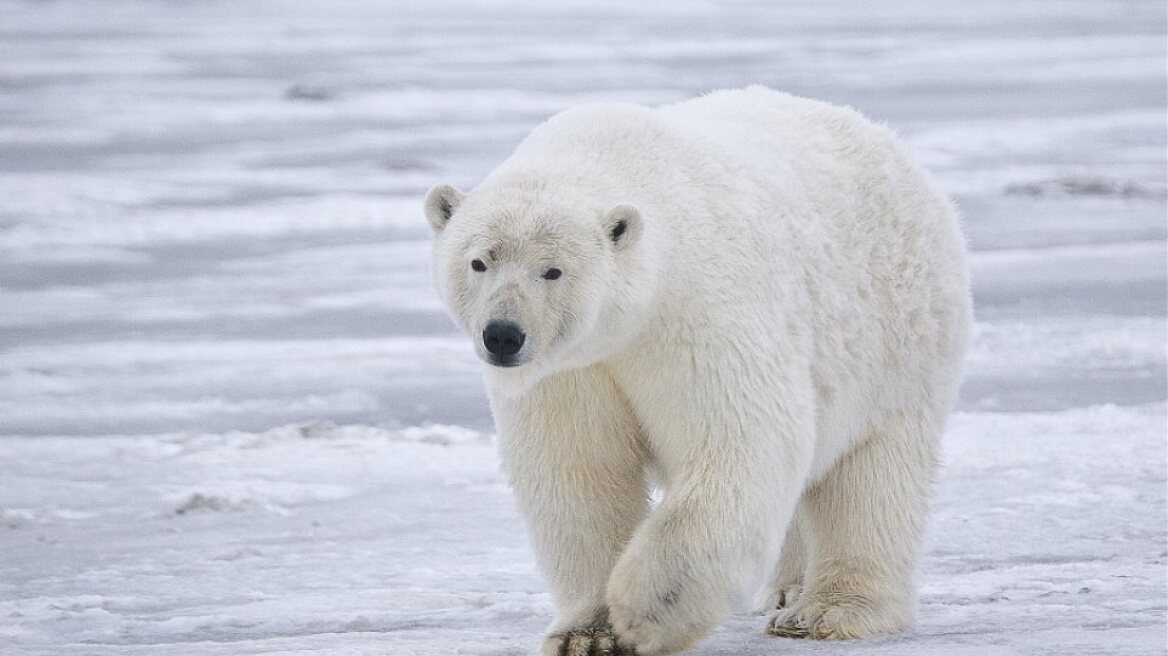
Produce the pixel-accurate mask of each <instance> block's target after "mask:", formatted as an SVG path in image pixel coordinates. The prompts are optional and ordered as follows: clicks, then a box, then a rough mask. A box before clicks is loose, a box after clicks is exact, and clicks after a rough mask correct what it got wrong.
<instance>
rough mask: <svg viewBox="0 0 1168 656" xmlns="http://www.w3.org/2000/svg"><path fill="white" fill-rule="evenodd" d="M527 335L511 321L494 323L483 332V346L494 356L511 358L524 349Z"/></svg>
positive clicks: (489, 324)
mask: <svg viewBox="0 0 1168 656" xmlns="http://www.w3.org/2000/svg"><path fill="white" fill-rule="evenodd" d="M525 337H526V335H524V334H523V331H522V330H519V326H516V325H515V324H513V323H511V322H509V321H492V322H491V323H488V324H487V328H486V330H484V331H483V345H484V346H486V347H487V352H488V353H490V354H492V355H499V356H504V357H506V356H511V355H515V354H516V353H518V352H519V349H521V348H523V339H524V338H525Z"/></svg>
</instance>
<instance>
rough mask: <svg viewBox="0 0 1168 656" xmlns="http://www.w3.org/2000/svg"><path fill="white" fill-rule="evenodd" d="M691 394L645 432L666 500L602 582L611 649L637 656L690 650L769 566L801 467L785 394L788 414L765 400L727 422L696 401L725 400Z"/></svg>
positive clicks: (809, 443) (801, 436)
mask: <svg viewBox="0 0 1168 656" xmlns="http://www.w3.org/2000/svg"><path fill="white" fill-rule="evenodd" d="M678 378H679V379H681V380H683V381H684V380H686V378H685V377H680V376H679V377H678ZM699 379H700V377H699ZM691 380H693V379H691ZM711 380H714V381H716V380H717V379H716V378H711ZM693 389H694V390H695V392H696V394H695V395H694V396H692V397H690V398H691V399H692V402H691V403H689V404H677V406H676V407H680V408H685V409H686V412H684V413H680V412H674V413H672V414H664V413H663V414H662V415H659V418H660V422H658V423H655V424H654V425H653V427H652V428H650V429H649V436H650V443H651V445H652V448H653V452H654V454H655V455H658V456H660V457H661V458H660V459H661V460H662V465H663V468H664V470H665V478H666V494H665V498H664V499H663V500H662V502H661V505H660V506H658V507H657V508H656V509H655V510H654V511H653V512H652V514H651V515H650V516H649V517H648V518H647V519H646V521H645V523H644V524H642V525H641V527H639V528H638V529H637V532H636V534H635V535H634V537H633V539H632V541H631V542H630V543H629V546H628V548H627V549H626V550H625V553H624V554H623V555H622V556H621V558H620V560H619V561H618V562H617V565H616V567H615V568H614V569H613V572H612V577H611V578H610V579H609V583H608V589H607V593H606V599H607V601H608V606H609V619H610V621H611V623H612V626H613V629H614V630H615V631H616V634H617V639H618V642H619V643H620V644H624V645H627V646H629V647H632V648H633V649H635V653H636V654H638V656H658V655H661V654H671V653H674V652H677V651H681V650H684V649H687V648H689V647H690V646H692V645H693V644H694V643H696V642H697V641H698V640H700V639H702V638H703V637H705V635H706V634H707V633H709V632H710V631H711V630H712V629H713V628H714V627H715V625H716V624H717V623H718V622H719V621H720V620H721V619H722V617H723V616H724V615H725V614H726V613H727V612H728V611H729V610H730V609H731V608H732V606H733V605H734V604H735V603H736V602H739V601H741V600H743V599H744V597H745V595H746V594H747V593H749V592H752V591H753V590H754V589H755V588H756V587H757V584H758V583H759V582H760V581H761V580H762V578H763V577H764V576H765V575H766V573H768V568H770V567H772V566H773V564H774V562H775V560H776V556H777V555H778V553H779V547H780V545H781V544H782V538H783V535H784V533H785V531H786V528H787V525H788V523H789V522H790V520H791V517H792V516H793V514H794V509H795V506H796V504H797V502H798V500H799V497H800V495H801V493H802V489H803V485H804V482H805V480H806V477H807V473H808V470H809V468H810V461H811V456H812V453H813V440H814V424H813V422H814V419H813V417H814V415H813V413H812V412H810V411H809V408H810V405H809V404H806V403H802V404H801V403H799V402H798V400H799V399H798V398H794V399H793V402H792V403H790V404H789V406H788V408H787V409H781V408H778V407H777V405H778V404H776V403H771V404H770V405H769V407H770V408H771V409H773V412H772V414H769V415H768V414H766V413H765V412H761V411H760V410H759V408H766V407H767V406H763V405H762V404H750V406H749V407H751V410H752V411H753V414H749V415H748V414H745V413H731V414H729V415H728V414H727V412H726V408H727V407H729V408H730V409H731V410H733V409H734V406H732V405H731V406H723V407H722V408H721V409H719V408H718V407H717V405H716V402H715V403H707V402H704V401H716V399H718V398H724V397H721V396H717V395H715V394H713V393H709V390H704V389H702V386H701V384H700V383H697V384H694V386H693ZM738 389H741V388H738ZM735 391H737V389H736V390H735ZM794 396H795V395H792V397H794ZM671 398H672V397H671ZM736 401H737V400H736ZM654 429H656V431H658V432H656V433H655V432H654ZM664 431H672V432H669V433H666V434H665V435H662V432H664Z"/></svg>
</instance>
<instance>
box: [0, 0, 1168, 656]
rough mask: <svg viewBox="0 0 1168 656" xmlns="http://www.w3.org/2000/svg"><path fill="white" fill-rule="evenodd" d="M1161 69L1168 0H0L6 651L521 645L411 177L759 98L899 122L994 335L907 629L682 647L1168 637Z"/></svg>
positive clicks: (789, 648)
mask: <svg viewBox="0 0 1168 656" xmlns="http://www.w3.org/2000/svg"><path fill="white" fill-rule="evenodd" d="M651 4H656V5H658V6H656V7H654V8H652V9H650V8H649V7H650V5H651ZM533 5H538V7H536V6H533ZM1165 55H1166V52H1165V7H1164V5H1163V3H1162V2H1159V1H1158V0H1147V1H1140V2H1134V1H1121V0H1081V1H1068V2H1060V3H1051V2H1046V1H1043V0H1026V1H1018V0H979V2H977V3H968V2H948V1H943V2H936V1H932V0H916V1H912V2H896V3H876V2H860V1H859V0H855V1H853V2H844V3H825V2H819V1H811V0H801V1H797V2H783V3H762V2H757V3H750V2H739V3H732V4H712V3H710V2H706V1H705V0H682V1H680V2H672V3H633V2H627V1H620V2H616V1H613V0H610V1H608V2H600V3H591V2H590V3H585V2H571V1H565V0H556V1H555V2H542V3H531V5H524V4H519V3H514V2H505V1H502V0H500V1H493V2H488V1H482V2H475V3H470V2H455V3H441V4H439V3H424V2H420V1H418V2H401V1H393V2H381V1H376V0H363V1H349V2H311V1H309V0H278V1H277V0H255V1H249V2H234V1H230V2H229V1H227V0H209V1H206V2H198V3H193V2H191V3H187V2H183V3H180V2H169V1H164V0H153V1H149V2H146V1H141V2H130V1H127V0H109V1H107V2H100V3H98V2H86V1H84V0H55V1H52V2H43V1H31V0H20V1H13V0H0V653H4V654H9V653H13V654H99V655H105V654H149V655H155V654H158V655H175V654H191V655H200V656H201V655H217V654H225V655H235V654H258V653H283V654H302V653H319V654H366V653H368V654H374V653H376V654H394V655H398V654H407V655H420V656H429V655H444V654H490V655H498V656H502V655H504V654H508V655H512V654H524V653H527V652H528V651H529V650H530V649H531V648H532V647H533V646H534V645H536V644H537V642H538V634H539V632H540V630H541V629H542V628H543V626H544V625H545V624H546V622H547V621H548V620H549V618H550V599H549V596H548V594H547V593H546V590H545V588H544V586H543V584H542V583H541V581H540V579H539V577H538V575H537V574H536V572H535V571H534V567H533V563H532V558H531V554H530V552H529V551H528V550H527V547H526V545H525V540H524V537H523V529H522V524H521V523H520V521H519V519H518V517H517V516H516V515H515V512H514V510H513V508H512V505H511V501H510V498H509V496H508V492H507V490H506V487H505V486H504V484H503V482H502V479H501V477H500V474H499V472H498V465H497V461H496V459H495V456H494V453H493V449H492V446H491V435H490V417H489V414H488V411H487V407H486V403H485V400H484V397H483V393H482V391H481V388H480V383H479V379H478V376H477V371H478V365H477V364H476V362H475V360H474V358H473V355H472V354H471V352H470V349H469V346H468V345H467V344H466V343H465V342H464V340H463V339H462V338H460V337H459V336H458V335H456V334H455V333H454V332H453V328H452V325H451V324H450V322H449V321H448V320H447V319H446V318H445V316H444V315H443V313H442V311H441V309H440V306H439V304H438V301H437V299H436V297H435V295H434V294H433V292H432V291H431V289H430V284H429V274H428V258H429V252H428V245H427V241H426V239H427V231H426V229H425V227H424V220H423V219H422V217H421V212H420V197H421V194H422V193H423V191H424V190H425V188H426V187H427V186H428V185H430V184H432V183H435V182H438V181H450V182H453V183H456V184H459V185H463V186H472V185H473V184H474V182H475V181H476V180H477V179H478V178H479V177H480V176H481V175H482V174H484V173H485V172H486V171H487V170H489V169H490V167H491V166H492V165H493V164H494V163H496V162H497V161H499V160H500V159H501V158H502V157H503V156H505V155H506V153H507V152H509V150H510V148H511V147H513V146H514V144H515V143H516V142H517V141H518V139H520V138H521V137H522V135H523V134H525V133H526V132H527V131H528V130H529V129H530V128H531V127H532V126H534V125H535V124H536V123H537V122H538V121H540V120H541V119H542V118H544V117H546V116H547V115H548V114H550V113H552V112H554V111H556V110H558V109H561V108H563V107H566V106H569V105H572V104H575V103H579V102H583V101H588V100H594V99H613V98H620V99H629V100H636V101H641V102H645V103H658V102H667V101H671V100H675V99H680V98H684V97H687V96H691V95H693V94H696V93H699V92H702V91H705V90H708V89H711V88H716V87H733V86H742V85H745V84H748V83H764V84H768V85H771V86H774V87H777V88H782V89H786V90H789V91H793V92H796V93H801V94H805V95H812V96H816V97H820V98H824V99H827V100H832V101H836V102H841V103H849V104H853V105H855V106H857V107H859V108H861V109H863V110H864V111H865V112H866V113H868V114H869V115H871V116H873V117H876V118H878V119H881V120H885V121H887V122H889V123H890V124H892V125H894V126H895V127H896V128H897V129H898V130H900V131H901V132H902V133H903V134H904V135H905V136H906V138H907V139H908V140H909V141H910V143H911V144H912V145H913V146H914V148H915V149H916V150H917V151H918V153H919V154H920V156H921V157H922V158H923V159H924V160H925V162H926V163H927V164H928V165H929V166H930V168H932V169H933V170H934V171H935V172H936V173H937V174H938V176H939V177H940V178H941V179H942V181H943V182H944V184H945V185H946V186H947V187H948V188H949V189H950V190H952V191H953V192H954V194H955V195H956V197H957V199H958V202H959V203H960V205H961V207H962V209H963V211H964V213H965V215H966V226H967V231H968V234H969V237H970V242H971V245H972V247H973V251H974V252H973V256H972V260H973V271H974V283H975V296H976V303H977V310H978V320H979V322H978V325H977V330H976V336H975V344H974V347H973V350H972V353H971V355H970V362H969V377H968V382H967V384H966V385H965V387H964V390H963V394H962V398H961V401H960V404H959V408H958V411H957V413H956V414H955V416H954V418H953V421H952V425H951V429H950V431H949V435H948V441H947V447H946V458H947V461H948V466H947V468H946V470H945V473H944V476H943V478H942V481H941V483H940V489H939V493H938V497H937V501H936V513H935V519H934V522H933V525H932V532H931V536H930V542H929V549H928V555H927V558H926V559H925V562H924V567H923V570H922V574H921V588H922V599H921V614H920V616H921V619H920V626H919V628H918V631H917V632H916V633H915V634H913V635H909V636H900V637H893V638H885V639H880V640H872V641H865V642H861V643H852V644H816V643H806V642H800V641H788V640H780V639H775V638H767V637H765V636H763V635H762V632H761V629H762V618H760V617H757V616H753V615H751V614H749V613H748V612H745V611H744V612H743V613H742V614H739V615H736V616H734V617H732V618H730V619H729V620H728V621H727V622H726V623H725V624H724V625H723V626H722V627H721V628H720V630H719V631H718V633H717V634H715V635H714V636H712V637H711V638H709V639H708V640H707V641H706V642H704V643H703V644H702V645H701V647H700V648H699V649H697V650H696V652H695V653H697V654H705V655H707V656H712V655H715V654H717V655H726V656H730V655H737V654H744V655H753V654H770V653H816V654H918V655H932V654H940V653H944V654H970V655H973V654H978V655H982V654H991V655H996V654H1068V653H1076V654H1079V653H1081V654H1117V655H1118V654H1132V655H1135V654H1163V653H1165V651H1166V648H1165V639H1166V620H1165V618H1166V606H1168V599H1166V594H1168V591H1166V574H1168V565H1166V563H1168V542H1166V540H1168V537H1166V529H1168V510H1166V498H1165V496H1166V494H1165V493H1166V487H1165V485H1166V467H1168V465H1166V458H1168V454H1166V452H1165V451H1166V449H1165V442H1166V433H1165V431H1166V415H1168V412H1166V397H1168V392H1166V382H1165V375H1166V355H1165V341H1166V328H1165V320H1166V309H1165V305H1166V295H1168V285H1166V273H1165V272H1166V267H1168V261H1166V254H1165V237H1166V226H1165V212H1166V204H1168V198H1166V196H1168V188H1166V185H1165V179H1166V175H1168V168H1166V163H1165V152H1166V130H1165V110H1166V108H1165V78H1164V73H1165Z"/></svg>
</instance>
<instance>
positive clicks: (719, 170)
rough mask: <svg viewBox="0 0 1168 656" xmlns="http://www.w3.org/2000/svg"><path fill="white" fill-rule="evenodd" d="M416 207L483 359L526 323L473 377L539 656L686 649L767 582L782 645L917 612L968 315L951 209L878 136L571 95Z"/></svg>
mask: <svg viewBox="0 0 1168 656" xmlns="http://www.w3.org/2000/svg"><path fill="white" fill-rule="evenodd" d="M427 216H428V217H429V218H430V221H431V225H432V226H433V227H434V230H435V235H436V236H435V252H436V256H435V263H436V277H437V280H438V285H439V287H440V290H441V293H442V294H443V297H444V299H445V301H446V303H447V304H448V305H449V307H450V309H451V311H452V314H453V315H454V317H455V318H456V320H457V321H458V323H459V324H460V325H461V326H462V327H463V328H464V329H465V330H466V331H467V333H468V334H469V336H470V337H471V339H472V340H474V341H475V343H476V346H477V348H478V349H479V353H480V354H483V355H484V356H485V355H486V352H485V350H484V347H483V345H482V341H483V339H482V336H481V334H482V330H483V328H484V326H485V325H486V323H487V322H488V321H491V320H496V319H506V320H508V321H511V322H513V323H516V324H517V325H519V326H520V327H521V328H522V329H523V330H524V331H525V332H526V333H527V341H526V342H525V343H524V346H523V350H522V351H521V353H520V354H519V356H518V358H519V359H520V360H521V361H522V365H521V366H517V367H512V368H500V367H487V376H486V377H487V384H488V387H489V391H490V396H491V400H492V407H493V409H494V413H495V418H496V422H497V425H498V430H499V437H500V446H501V449H502V454H503V457H504V461H505V463H506V464H507V467H508V469H509V473H510V478H511V481H512V483H513V486H514V489H515V493H516V495H517V497H518V499H519V505H520V507H521V509H522V511H523V514H524V515H525V517H526V519H527V521H528V524H529V528H530V533H531V537H532V541H533V544H534V548H535V552H536V555H537V556H538V558H539V561H540V565H541V567H542V569H543V571H544V572H545V573H546V576H547V578H548V580H549V582H550V584H551V587H552V589H553V591H554V594H555V598H556V603H557V609H558V613H557V617H556V619H555V621H554V623H553V625H552V627H551V629H550V636H549V638H548V641H547V643H546V644H545V646H544V653H548V654H556V653H559V652H560V650H561V648H563V649H565V650H566V651H567V653H575V651H577V650H583V651H582V653H585V652H586V651H587V649H589V648H590V647H589V645H590V644H591V643H592V642H593V641H594V642H595V644H596V645H602V646H603V645H607V641H612V640H613V639H614V637H615V639H616V640H617V641H618V642H619V643H620V644H623V645H625V648H626V649H635V650H636V653H637V654H642V655H655V654H665V653H671V652H675V651H678V650H682V649H685V648H687V647H688V646H690V645H692V644H693V643H694V642H696V641H697V640H699V639H701V638H702V637H703V636H704V635H705V634H706V633H707V632H708V631H710V630H711V629H712V628H713V627H714V626H715V624H716V623H717V622H718V621H719V619H720V618H721V617H722V616H723V615H724V613H726V612H727V610H728V609H730V608H731V606H732V604H734V603H735V602H736V601H737V600H739V599H742V598H743V596H744V595H745V594H748V593H750V592H752V591H754V590H755V589H757V586H758V585H759V583H760V582H762V581H765V580H770V581H771V588H772V589H771V590H770V592H771V597H770V598H771V600H772V601H773V602H775V603H782V604H783V605H784V606H785V607H784V608H783V609H782V610H781V611H778V612H777V614H776V615H775V616H774V617H772V619H771V625H770V628H771V631H772V632H773V633H776V634H779V635H800V636H810V637H814V638H853V637H860V636H866V635H871V634H875V633H882V632H892V631H899V630H903V629H905V628H907V627H909V626H910V625H911V623H912V620H913V613H914V605H915V594H914V585H913V570H914V567H915V564H916V561H917V559H918V552H919V548H920V538H921V531H922V526H923V524H924V522H925V518H926V514H927V505H928V496H929V488H930V482H931V478H932V476H933V474H934V471H935V469H936V461H937V451H938V443H939V439H940V436H941V433H942V429H943V425H944V421H945V416H946V413H947V412H948V410H949V407H950V404H951V402H952V400H953V398H954V395H955V392H956V389H957V385H958V380H959V377H960V369H961V360H962V356H963V353H964V350H965V347H966V339H967V333H968V330H969V324H970V315H971V311H970V301H969V286H968V281H967V275H966V266H965V253H964V245H963V241H962V238H961V235H960V231H959V228H958V222H957V218H956V215H955V212H954V210H953V208H952V206H951V205H950V203H949V202H948V201H947V200H946V198H945V196H944V195H943V194H941V193H940V192H938V191H937V190H936V189H935V188H934V187H933V185H932V183H931V182H930V181H929V179H928V178H927V177H926V176H925V175H924V174H923V173H922V172H921V170H920V169H918V168H917V167H916V165H915V164H913V163H912V161H911V159H910V158H909V157H908V156H907V155H906V153H905V151H904V150H903V148H902V147H901V146H900V145H899V143H898V141H897V140H896V138H895V137H894V135H892V134H891V133H890V132H889V131H888V130H886V129H884V128H882V127H879V126H876V125H873V124H872V123H870V122H869V121H867V120H865V119H864V118H863V117H861V116H860V115H859V114H857V113H856V112H854V111H851V110H848V109H842V108H838V107H833V106H830V105H827V104H824V103H820V102H816V101H812V100H806V99H802V98H797V97H794V96H790V95H786V94H781V93H777V92H774V91H770V90H768V89H764V88H760V87H751V88H748V89H745V90H737V91H722V92H717V93H714V94H711V95H707V96H704V97H701V98H697V99H694V100H690V101H687V102H682V103H679V104H676V105H670V106H666V107H661V108H658V109H647V108H644V107H639V106H636V105H622V104H603V105H588V106H583V107H579V108H575V109H571V110H569V111H566V112H564V113H562V114H559V115H557V116H555V117H553V118H552V119H551V120H549V121H548V122H546V123H545V124H543V125H541V126H540V127H539V128H537V129H536V130H535V131H534V132H533V133H532V134H531V135H530V136H529V137H528V138H527V139H526V140H525V141H524V142H523V143H522V144H521V145H520V146H519V148H518V149H517V150H516V152H515V153H514V155H513V156H512V157H511V158H509V159H508V160H507V161H506V162H504V163H503V164H502V165H501V166H500V167H499V168H498V169H496V170H495V171H494V172H493V173H492V174H491V175H490V176H489V177H488V178H487V179H486V180H485V181H483V182H482V183H481V184H480V185H479V186H478V187H476V188H475V189H474V190H473V191H472V192H470V193H469V194H466V195H465V196H463V194H461V192H458V191H457V190H454V189H452V188H449V187H438V188H435V190H433V191H432V192H431V195H430V197H429V198H428V199H427ZM622 218H623V220H625V221H626V224H625V230H624V233H623V234H622V235H621V237H620V238H619V239H617V240H615V241H614V240H613V239H612V237H611V235H612V232H613V229H614V225H615V223H616V222H617V221H619V220H621V219H622ZM475 258H483V259H484V261H485V262H486V263H487V265H488V267H489V268H488V270H487V271H486V272H482V273H480V272H476V271H473V270H472V269H471V267H470V262H471V260H472V259H475ZM549 267H557V268H560V269H562V271H563V276H562V277H561V278H560V279H558V280H545V279H543V278H542V277H541V275H542V273H543V272H544V271H546V270H547V269H548V268H549ZM649 471H652V472H653V473H654V476H655V477H656V480H657V481H658V482H659V484H660V485H661V486H662V487H663V489H664V490H665V495H664V498H663V500H662V501H661V503H660V504H659V505H658V506H657V507H656V508H652V509H650V508H649V507H648V503H647V498H648V489H649V485H650V484H649V483H648V482H647V472H649ZM788 534H789V535H791V538H790V539H789V540H788V541H787V544H786V546H783V538H784V535H788ZM780 549H782V552H783V562H782V563H779V564H778V565H776V561H778V560H779V558H778V557H779V554H780ZM771 572H774V573H773V575H772V574H771ZM768 576H769V579H768ZM614 634H615V635H614Z"/></svg>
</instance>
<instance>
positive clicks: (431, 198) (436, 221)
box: [426, 185, 463, 235]
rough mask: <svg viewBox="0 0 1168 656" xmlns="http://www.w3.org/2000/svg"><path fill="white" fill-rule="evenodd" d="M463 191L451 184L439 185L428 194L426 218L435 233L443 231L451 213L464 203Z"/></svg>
mask: <svg viewBox="0 0 1168 656" xmlns="http://www.w3.org/2000/svg"><path fill="white" fill-rule="evenodd" d="M462 199H463V193H462V192H461V191H459V190H457V189H455V188H454V187H451V186H450V185H438V186H437V187H434V188H433V189H431V190H430V192H429V193H427V194H426V220H427V221H429V222H430V230H433V231H434V234H435V235H437V234H438V233H440V232H442V229H443V228H445V227H446V223H447V222H449V221H450V215H451V214H454V210H456V209H458V206H459V205H461V204H462Z"/></svg>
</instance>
